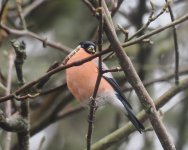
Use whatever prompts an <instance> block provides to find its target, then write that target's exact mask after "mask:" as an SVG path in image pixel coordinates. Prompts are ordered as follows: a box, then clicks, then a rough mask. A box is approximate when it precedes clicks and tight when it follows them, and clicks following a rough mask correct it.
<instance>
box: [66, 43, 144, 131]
mask: <svg viewBox="0 0 188 150" xmlns="http://www.w3.org/2000/svg"><path fill="white" fill-rule="evenodd" d="M95 52H96V45H95V44H94V43H93V42H91V41H84V42H81V43H80V44H79V46H78V47H76V49H75V50H74V51H73V52H72V53H71V54H70V55H68V57H67V59H66V64H70V63H73V62H75V61H79V60H82V59H84V58H88V57H90V56H91V55H93V54H95ZM102 69H103V70H107V69H108V67H107V66H106V65H105V64H104V63H102ZM97 76H98V58H95V59H93V60H91V61H88V62H86V63H84V64H82V65H80V66H74V67H71V68H68V69H66V81H67V86H68V89H69V90H70V92H71V93H72V94H73V96H74V97H75V98H76V99H77V100H78V101H80V102H81V103H82V104H86V105H88V104H89V102H90V97H91V96H92V95H93V91H94V87H95V84H96V80H97ZM95 100H96V106H97V107H100V106H102V105H104V104H111V105H113V106H114V107H115V108H116V109H117V110H119V111H120V112H123V113H124V114H125V115H126V116H127V117H128V118H129V120H130V121H131V122H132V124H133V125H134V126H135V128H136V129H137V130H138V131H139V132H140V133H141V131H143V130H144V126H143V125H142V123H140V121H139V120H138V119H137V118H136V116H135V115H134V113H133V110H132V107H131V105H130V104H129V103H128V101H127V100H126V98H125V96H124V94H123V92H122V91H121V89H120V86H119V85H118V83H117V82H116V81H115V79H114V78H113V76H112V74H111V73H110V72H108V73H104V74H103V75H102V78H101V81H100V85H99V88H98V91H97V95H96V99H95Z"/></svg>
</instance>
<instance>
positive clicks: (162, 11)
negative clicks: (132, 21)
mask: <svg viewBox="0 0 188 150" xmlns="http://www.w3.org/2000/svg"><path fill="white" fill-rule="evenodd" d="M169 5H170V2H167V3H166V4H165V5H164V6H163V8H162V10H161V11H160V12H159V13H158V14H157V15H156V16H154V4H153V1H152V0H150V6H151V11H150V15H149V18H148V21H147V22H146V24H145V25H143V26H142V27H141V28H140V29H139V30H138V31H137V32H136V33H134V34H133V35H132V36H131V37H130V38H129V39H128V41H130V40H132V39H133V38H134V37H135V36H137V35H139V33H141V32H143V31H144V30H145V29H146V28H147V27H148V26H149V25H150V24H151V22H153V21H155V20H156V19H157V18H158V17H159V16H161V15H162V14H163V13H164V12H165V11H166V9H167V7H168V6H169Z"/></svg>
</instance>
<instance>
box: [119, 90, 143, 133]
mask: <svg viewBox="0 0 188 150" xmlns="http://www.w3.org/2000/svg"><path fill="white" fill-rule="evenodd" d="M116 96H117V97H118V99H119V100H120V101H121V102H122V104H123V106H124V107H125V109H126V110H127V117H128V118H129V120H130V121H131V122H132V124H133V125H134V126H135V128H136V129H137V130H138V131H139V132H140V133H141V132H142V131H143V130H144V129H145V128H144V126H143V125H142V123H141V122H140V121H139V120H138V119H137V118H136V116H135V115H134V113H133V111H132V108H130V106H129V105H130V104H129V105H127V103H128V101H127V100H126V99H125V98H124V97H122V96H121V95H118V94H116Z"/></svg>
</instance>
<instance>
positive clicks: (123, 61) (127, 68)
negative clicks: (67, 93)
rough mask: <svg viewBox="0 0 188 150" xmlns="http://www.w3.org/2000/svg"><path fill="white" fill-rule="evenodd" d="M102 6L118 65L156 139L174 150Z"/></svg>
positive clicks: (107, 32) (166, 147) (104, 6)
mask: <svg viewBox="0 0 188 150" xmlns="http://www.w3.org/2000/svg"><path fill="white" fill-rule="evenodd" d="M103 8H104V9H106V11H105V13H106V14H105V15H104V23H105V26H106V28H105V29H106V30H105V32H106V35H107V37H108V39H109V41H110V43H111V44H112V48H113V49H114V51H115V53H116V55H117V58H118V59H119V62H120V65H121V67H122V69H123V71H124V73H125V74H126V77H127V79H128V81H129V82H130V83H131V85H132V86H133V87H134V89H135V92H136V94H137V95H138V97H139V99H140V102H141V103H142V105H143V107H144V109H145V111H146V112H147V114H148V117H149V119H150V122H151V124H152V126H153V128H154V130H155V132H156V134H157V136H158V139H159V140H160V142H161V145H162V146H163V148H164V149H168V150H175V145H174V144H173V142H172V141H171V139H170V137H169V135H168V132H167V130H166V128H165V126H164V124H163V123H162V121H161V120H160V118H159V116H158V114H157V110H156V108H155V105H154V103H153V100H152V98H151V97H150V95H149V94H148V92H147V91H146V89H145V87H144V85H143V83H142V81H141V80H140V78H139V76H138V74H137V73H136V70H135V68H134V67H133V64H132V62H131V61H130V59H129V57H128V56H127V55H126V53H125V52H124V50H123V48H122V46H121V44H120V42H119V40H118V37H117V35H116V33H115V30H114V27H113V28H112V24H111V21H110V20H111V18H110V17H109V12H108V9H107V6H106V3H105V2H104V3H103Z"/></svg>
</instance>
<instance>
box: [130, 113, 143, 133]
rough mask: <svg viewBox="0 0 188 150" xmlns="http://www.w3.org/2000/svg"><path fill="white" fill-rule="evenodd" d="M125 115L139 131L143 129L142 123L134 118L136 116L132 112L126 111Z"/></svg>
mask: <svg viewBox="0 0 188 150" xmlns="http://www.w3.org/2000/svg"><path fill="white" fill-rule="evenodd" d="M127 117H128V118H129V120H130V121H131V122H132V124H133V125H134V126H135V128H136V129H137V130H138V131H139V132H140V133H141V132H142V131H143V130H144V129H145V128H144V126H143V125H142V123H141V122H140V121H139V120H138V119H137V118H136V116H135V115H134V114H133V113H132V112H128V115H127Z"/></svg>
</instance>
